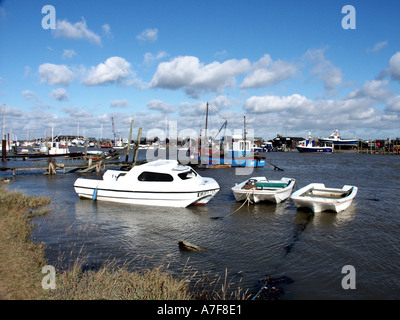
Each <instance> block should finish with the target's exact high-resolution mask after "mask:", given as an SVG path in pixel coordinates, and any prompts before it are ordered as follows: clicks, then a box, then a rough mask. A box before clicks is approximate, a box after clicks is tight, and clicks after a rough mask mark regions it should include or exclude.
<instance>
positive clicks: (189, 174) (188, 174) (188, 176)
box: [178, 170, 197, 180]
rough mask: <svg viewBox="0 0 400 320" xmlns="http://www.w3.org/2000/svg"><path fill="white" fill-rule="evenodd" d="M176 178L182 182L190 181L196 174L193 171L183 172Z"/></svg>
mask: <svg viewBox="0 0 400 320" xmlns="http://www.w3.org/2000/svg"><path fill="white" fill-rule="evenodd" d="M178 176H179V178H181V179H182V180H187V179H191V178H194V177H196V176H197V173H196V172H194V171H193V170H189V171H185V172H182V173H179V174H178Z"/></svg>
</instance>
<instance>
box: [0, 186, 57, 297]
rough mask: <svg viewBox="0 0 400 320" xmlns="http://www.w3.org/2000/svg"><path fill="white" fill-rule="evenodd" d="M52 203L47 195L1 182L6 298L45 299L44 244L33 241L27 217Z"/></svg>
mask: <svg viewBox="0 0 400 320" xmlns="http://www.w3.org/2000/svg"><path fill="white" fill-rule="evenodd" d="M49 203H50V199H48V198H44V197H33V196H26V195H24V194H23V193H21V192H16V191H8V190H6V189H4V188H3V186H1V185H0V252H1V255H0V288H1V292H0V296H1V298H2V299H32V300H34V299H41V298H42V294H43V289H42V287H41V280H42V274H41V269H42V267H43V266H44V265H45V259H44V247H43V245H41V244H37V243H34V242H32V241H31V240H30V235H31V231H32V225H31V224H30V223H29V220H28V218H27V213H28V209H30V210H31V216H32V215H34V211H32V210H36V209H38V208H40V207H42V206H45V205H47V204H49Z"/></svg>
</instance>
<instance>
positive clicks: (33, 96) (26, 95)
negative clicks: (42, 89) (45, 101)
mask: <svg viewBox="0 0 400 320" xmlns="http://www.w3.org/2000/svg"><path fill="white" fill-rule="evenodd" d="M21 94H22V95H23V96H24V98H25V99H26V100H33V101H35V102H40V99H39V97H38V96H37V95H36V93H35V92H33V91H31V90H24V91H22V92H21Z"/></svg>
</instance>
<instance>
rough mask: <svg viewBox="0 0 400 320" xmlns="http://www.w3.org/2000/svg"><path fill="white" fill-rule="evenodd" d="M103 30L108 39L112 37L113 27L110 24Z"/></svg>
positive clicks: (104, 26)
mask: <svg viewBox="0 0 400 320" xmlns="http://www.w3.org/2000/svg"><path fill="white" fill-rule="evenodd" d="M101 28H102V29H103V32H104V34H105V35H106V36H107V37H112V32H111V27H110V25H109V24H108V23H106V24H103V25H102V26H101Z"/></svg>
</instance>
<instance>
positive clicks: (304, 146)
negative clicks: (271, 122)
mask: <svg viewBox="0 0 400 320" xmlns="http://www.w3.org/2000/svg"><path fill="white" fill-rule="evenodd" d="M296 149H297V150H298V151H299V152H301V153H322V154H331V153H333V146H327V145H326V143H324V146H319V145H317V144H316V141H315V140H314V138H313V137H312V136H311V134H310V133H309V134H308V137H307V139H306V140H303V141H300V143H299V144H298V145H296Z"/></svg>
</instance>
